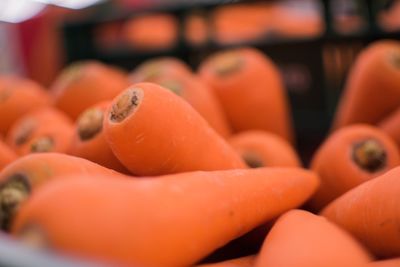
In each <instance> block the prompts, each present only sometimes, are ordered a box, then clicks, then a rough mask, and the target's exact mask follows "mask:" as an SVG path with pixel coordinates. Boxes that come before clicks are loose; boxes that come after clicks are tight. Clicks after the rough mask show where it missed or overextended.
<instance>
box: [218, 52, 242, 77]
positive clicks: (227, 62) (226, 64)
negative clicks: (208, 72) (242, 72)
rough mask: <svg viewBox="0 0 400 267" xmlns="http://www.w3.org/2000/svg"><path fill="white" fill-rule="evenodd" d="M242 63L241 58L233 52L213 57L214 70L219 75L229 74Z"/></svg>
mask: <svg viewBox="0 0 400 267" xmlns="http://www.w3.org/2000/svg"><path fill="white" fill-rule="evenodd" d="M242 65H243V59H242V58H240V57H238V55H237V54H236V53H233V52H226V53H224V54H221V55H219V56H218V57H216V58H215V59H214V71H215V72H216V73H217V74H218V75H220V76H224V75H228V74H231V73H232V72H235V71H237V70H238V69H240V67H241V66H242Z"/></svg>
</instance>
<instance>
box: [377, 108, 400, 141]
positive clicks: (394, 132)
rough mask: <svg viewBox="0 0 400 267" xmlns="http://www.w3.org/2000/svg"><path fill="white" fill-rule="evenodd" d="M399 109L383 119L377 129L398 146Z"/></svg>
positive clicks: (399, 131) (399, 128) (399, 133)
mask: <svg viewBox="0 0 400 267" xmlns="http://www.w3.org/2000/svg"><path fill="white" fill-rule="evenodd" d="M399 125H400V108H397V109H396V111H394V112H393V113H391V114H390V115H389V116H387V117H386V118H385V119H383V120H382V121H381V122H380V123H379V124H378V127H379V128H380V129H381V130H382V131H384V132H385V133H387V134H388V135H389V136H390V137H391V138H393V140H394V141H395V142H396V143H397V146H400V127H399Z"/></svg>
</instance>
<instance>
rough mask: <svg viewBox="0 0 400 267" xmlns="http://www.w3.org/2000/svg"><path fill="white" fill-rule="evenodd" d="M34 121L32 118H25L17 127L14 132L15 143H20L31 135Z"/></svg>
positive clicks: (24, 141)
mask: <svg viewBox="0 0 400 267" xmlns="http://www.w3.org/2000/svg"><path fill="white" fill-rule="evenodd" d="M35 125H36V123H35V121H34V120H32V119H26V120H24V121H23V122H22V124H21V126H20V127H19V129H18V131H17V133H16V134H15V140H14V142H15V144H16V145H22V144H24V143H26V142H27V141H28V140H29V138H30V137H31V136H32V133H33V131H34V129H35Z"/></svg>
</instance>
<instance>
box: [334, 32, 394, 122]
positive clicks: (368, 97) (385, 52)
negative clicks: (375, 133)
mask: <svg viewBox="0 0 400 267" xmlns="http://www.w3.org/2000/svg"><path fill="white" fill-rule="evenodd" d="M399 71H400V42H398V41H393V40H383V41H378V42H375V43H373V44H372V45H370V46H368V47H367V48H365V50H364V51H363V52H361V54H360V55H359V56H358V58H357V59H356V62H355V63H354V65H353V67H352V69H351V71H350V74H349V76H348V79H347V83H346V86H345V91H344V92H343V95H342V97H341V100H340V103H339V106H338V109H337V113H336V117H335V120H334V125H333V127H334V128H339V127H343V126H346V125H349V124H353V123H369V124H376V123H378V122H379V121H381V120H382V119H384V117H386V116H387V115H388V114H390V113H391V112H392V111H394V110H395V109H396V108H397V107H398V105H399V103H400V89H399V88H400V87H399V84H400V75H399Z"/></svg>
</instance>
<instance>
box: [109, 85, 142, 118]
mask: <svg viewBox="0 0 400 267" xmlns="http://www.w3.org/2000/svg"><path fill="white" fill-rule="evenodd" d="M142 98H143V92H142V90H141V89H139V88H132V89H129V90H126V91H125V92H124V93H123V94H122V95H121V96H119V98H118V99H117V101H116V102H115V104H113V106H112V107H111V114H110V120H111V121H112V122H116V123H118V122H122V121H123V120H124V119H125V118H126V117H128V116H129V115H130V114H131V113H132V112H133V111H134V110H135V108H136V107H137V106H138V105H139V104H140V102H141V99H142Z"/></svg>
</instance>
